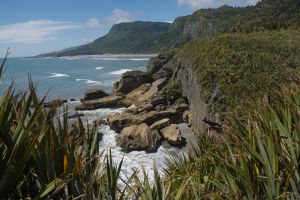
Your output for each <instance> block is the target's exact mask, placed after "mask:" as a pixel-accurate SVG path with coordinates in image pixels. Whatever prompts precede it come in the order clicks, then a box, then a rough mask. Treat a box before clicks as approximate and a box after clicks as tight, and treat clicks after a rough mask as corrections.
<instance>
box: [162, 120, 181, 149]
mask: <svg viewBox="0 0 300 200" xmlns="http://www.w3.org/2000/svg"><path fill="white" fill-rule="evenodd" d="M160 133H161V136H162V138H163V139H164V140H166V141H167V142H168V143H170V144H171V145H180V144H181V142H182V137H181V132H180V129H179V127H178V126H177V125H176V124H171V125H170V126H167V127H165V128H163V129H162V130H160Z"/></svg>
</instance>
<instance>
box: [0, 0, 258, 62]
mask: <svg viewBox="0 0 300 200" xmlns="http://www.w3.org/2000/svg"><path fill="white" fill-rule="evenodd" d="M257 1H258V0H1V11H0V57H2V55H4V53H5V52H6V49H7V48H9V49H10V52H11V56H12V57H15V56H33V55H37V54H41V53H47V52H51V51H57V50H61V49H64V48H69V47H73V46H78V45H82V44H86V43H88V42H91V41H93V40H95V39H96V38H98V37H100V36H103V35H105V34H106V33H108V31H109V30H110V28H111V26H112V25H114V24H118V23H121V22H130V21H161V22H172V21H173V20H174V19H175V18H176V17H178V16H184V15H189V14H192V13H193V12H194V11H195V10H197V9H200V8H216V7H219V6H222V5H224V4H227V5H232V6H247V5H254V4H255V3H257Z"/></svg>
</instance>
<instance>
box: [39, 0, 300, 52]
mask: <svg viewBox="0 0 300 200" xmlns="http://www.w3.org/2000/svg"><path fill="white" fill-rule="evenodd" d="M291 26H298V27H299V26H300V1H299V0H262V1H260V2H259V3H258V4H257V5H256V6H248V7H244V8H239V7H231V6H222V7H220V8H218V9H200V10H198V11H196V12H194V13H193V14H192V15H188V16H183V17H178V18H176V19H175V20H174V22H173V23H166V22H142V21H137V22H128V23H120V24H115V25H113V27H112V28H111V30H110V31H109V33H108V34H106V35H105V36H103V37H100V38H98V39H96V40H95V41H93V42H91V43H88V44H86V45H81V46H78V47H72V48H68V49H65V50H62V51H58V52H52V53H48V54H42V55H39V56H44V57H45V56H75V55H93V54H152V53H158V52H160V51H162V50H165V49H170V48H174V47H181V46H182V45H183V44H185V43H187V42H189V41H190V40H192V39H194V38H198V37H211V36H213V35H216V34H219V33H231V32H255V31H264V30H276V29H281V28H288V27H291Z"/></svg>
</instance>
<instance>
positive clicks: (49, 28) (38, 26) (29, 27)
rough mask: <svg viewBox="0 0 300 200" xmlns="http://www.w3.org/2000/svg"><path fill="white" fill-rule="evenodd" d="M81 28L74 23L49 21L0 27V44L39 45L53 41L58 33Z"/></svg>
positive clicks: (35, 21) (33, 21)
mask: <svg viewBox="0 0 300 200" xmlns="http://www.w3.org/2000/svg"><path fill="white" fill-rule="evenodd" d="M79 27H81V26H80V25H79V24H77V23H74V22H56V21H51V20H32V21H28V22H23V23H16V24H10V25H4V26H0V42H5V43H41V42H43V41H47V40H53V39H55V37H54V35H55V34H56V33H58V32H60V31H64V30H68V29H74V28H79Z"/></svg>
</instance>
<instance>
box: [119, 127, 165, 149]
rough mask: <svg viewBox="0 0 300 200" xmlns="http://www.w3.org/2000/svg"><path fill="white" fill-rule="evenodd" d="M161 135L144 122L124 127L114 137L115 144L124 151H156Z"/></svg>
mask: <svg viewBox="0 0 300 200" xmlns="http://www.w3.org/2000/svg"><path fill="white" fill-rule="evenodd" d="M160 140H161V137H160V135H159V133H158V131H157V130H151V129H150V128H149V126H148V125H147V124H145V123H143V124H140V125H133V126H130V127H126V128H124V129H123V130H122V131H121V133H120V134H119V135H118V136H117V137H116V142H117V145H118V146H120V147H121V148H122V150H123V151H124V152H130V151H146V152H147V153H150V152H155V151H157V149H158V147H159V145H160Z"/></svg>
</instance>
